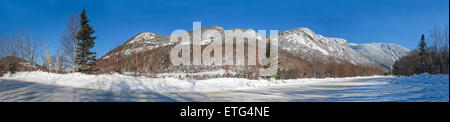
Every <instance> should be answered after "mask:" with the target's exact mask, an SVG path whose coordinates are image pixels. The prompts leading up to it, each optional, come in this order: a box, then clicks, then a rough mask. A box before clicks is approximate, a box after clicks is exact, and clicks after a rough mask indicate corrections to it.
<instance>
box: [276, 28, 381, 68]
mask: <svg viewBox="0 0 450 122" xmlns="http://www.w3.org/2000/svg"><path fill="white" fill-rule="evenodd" d="M279 44H280V49H284V50H287V51H289V52H292V53H294V54H295V55H298V56H301V57H302V58H304V59H307V60H318V59H319V60H324V61H327V60H328V59H329V58H334V59H337V60H338V61H344V62H350V63H353V64H359V65H373V64H374V63H373V62H371V61H370V60H368V59H367V58H365V57H363V56H361V55H359V54H358V53H357V52H355V51H354V50H353V49H352V48H350V47H348V45H347V41H346V40H345V39H340V38H329V37H323V36H322V35H319V34H316V33H314V32H313V31H311V30H310V29H308V28H297V29H294V30H289V31H283V32H281V33H280V37H279Z"/></svg>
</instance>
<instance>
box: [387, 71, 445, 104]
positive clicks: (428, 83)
mask: <svg viewBox="0 0 450 122" xmlns="http://www.w3.org/2000/svg"><path fill="white" fill-rule="evenodd" d="M448 83H449V79H448V74H440V75H431V74H427V73H424V74H420V75H413V76H402V77H398V78H395V79H394V80H392V82H390V85H401V86H409V87H410V88H422V90H421V93H422V94H423V95H425V96H424V97H427V98H430V99H433V100H435V98H437V99H438V100H436V101H448V99H449V98H448V96H449V88H448V87H449V86H448Z"/></svg>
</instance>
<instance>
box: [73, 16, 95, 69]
mask: <svg viewBox="0 0 450 122" xmlns="http://www.w3.org/2000/svg"><path fill="white" fill-rule="evenodd" d="M88 22H89V20H88V18H87V16H86V10H84V9H83V13H81V17H80V25H81V29H80V31H78V36H77V39H78V40H79V42H78V52H77V53H78V55H77V64H78V67H77V71H78V72H83V73H92V72H93V71H95V70H96V69H97V68H96V66H95V58H96V57H95V55H96V53H95V52H92V51H91V49H92V48H93V47H94V45H95V42H94V40H95V39H96V37H93V36H92V34H94V32H95V31H94V30H93V29H92V27H91V26H90V25H89V24H88Z"/></svg>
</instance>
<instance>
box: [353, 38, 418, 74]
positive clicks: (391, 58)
mask: <svg viewBox="0 0 450 122" xmlns="http://www.w3.org/2000/svg"><path fill="white" fill-rule="evenodd" d="M349 46H350V47H351V48H352V49H353V50H355V51H356V52H358V53H359V54H360V55H362V56H364V57H366V58H367V59H369V60H371V61H373V62H375V63H377V64H379V65H381V66H383V67H385V68H387V69H392V65H394V63H395V61H397V60H399V59H400V57H402V56H403V55H405V54H406V53H407V52H409V51H410V50H409V49H408V48H405V47H403V46H400V45H398V44H392V43H370V44H355V43H350V44H349Z"/></svg>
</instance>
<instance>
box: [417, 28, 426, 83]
mask: <svg viewBox="0 0 450 122" xmlns="http://www.w3.org/2000/svg"><path fill="white" fill-rule="evenodd" d="M426 48H427V43H426V42H425V35H423V34H422V37H421V38H420V42H419V45H418V46H417V50H418V51H419V53H418V54H419V63H418V64H417V67H416V72H417V73H419V74H420V73H424V72H425V55H426Z"/></svg>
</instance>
